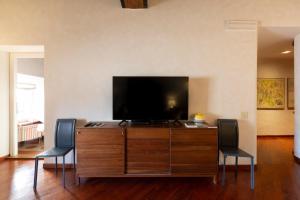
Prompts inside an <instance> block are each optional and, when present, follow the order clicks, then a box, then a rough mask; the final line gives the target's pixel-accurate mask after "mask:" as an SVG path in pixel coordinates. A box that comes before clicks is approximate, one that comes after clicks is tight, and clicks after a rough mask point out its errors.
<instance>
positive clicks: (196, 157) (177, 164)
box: [171, 129, 218, 176]
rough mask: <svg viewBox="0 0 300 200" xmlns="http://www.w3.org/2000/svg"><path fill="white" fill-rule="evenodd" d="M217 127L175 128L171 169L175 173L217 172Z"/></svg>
mask: <svg viewBox="0 0 300 200" xmlns="http://www.w3.org/2000/svg"><path fill="white" fill-rule="evenodd" d="M217 155H218V141H217V131H216V129H207V130H201V131H199V130H197V129H175V130H173V131H172V134H171V169H172V174H174V175H189V174H195V175H203V176H205V175H207V176H208V175H212V174H216V172H217Z"/></svg>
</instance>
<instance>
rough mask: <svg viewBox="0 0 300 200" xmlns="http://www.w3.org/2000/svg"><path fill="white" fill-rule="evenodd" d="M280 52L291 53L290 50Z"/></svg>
mask: <svg viewBox="0 0 300 200" xmlns="http://www.w3.org/2000/svg"><path fill="white" fill-rule="evenodd" d="M281 53H282V54H289V53H292V51H290V50H287V51H283V52H281Z"/></svg>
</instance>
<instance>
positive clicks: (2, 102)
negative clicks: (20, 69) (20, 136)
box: [0, 51, 9, 157]
mask: <svg viewBox="0 0 300 200" xmlns="http://www.w3.org/2000/svg"><path fill="white" fill-rule="evenodd" d="M8 154H9V54H8V53H5V52H1V51H0V157H2V156H6V155H8Z"/></svg>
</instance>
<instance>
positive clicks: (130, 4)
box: [121, 0, 148, 9]
mask: <svg viewBox="0 0 300 200" xmlns="http://www.w3.org/2000/svg"><path fill="white" fill-rule="evenodd" d="M121 4H122V7H123V8H133V9H137V8H148V0H121Z"/></svg>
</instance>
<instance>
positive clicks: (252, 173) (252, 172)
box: [251, 158, 254, 190]
mask: <svg viewBox="0 0 300 200" xmlns="http://www.w3.org/2000/svg"><path fill="white" fill-rule="evenodd" d="M251 190H254V161H253V158H251Z"/></svg>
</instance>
